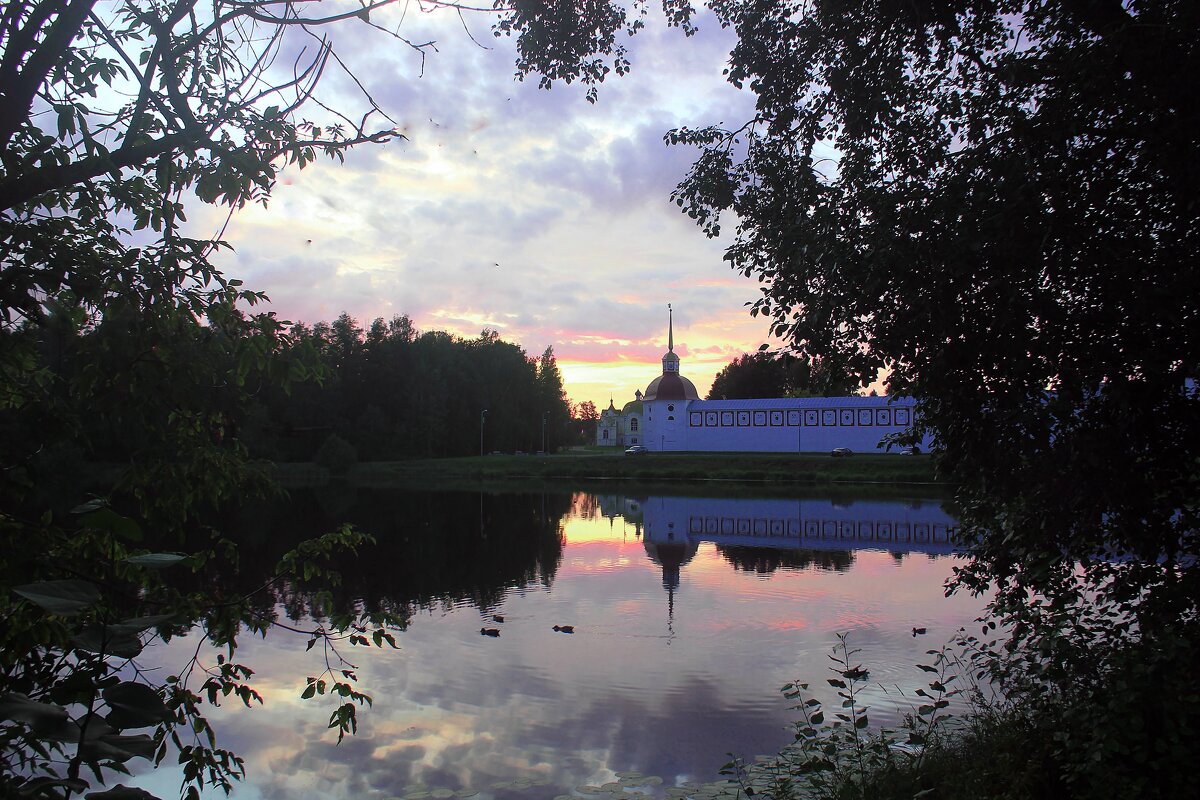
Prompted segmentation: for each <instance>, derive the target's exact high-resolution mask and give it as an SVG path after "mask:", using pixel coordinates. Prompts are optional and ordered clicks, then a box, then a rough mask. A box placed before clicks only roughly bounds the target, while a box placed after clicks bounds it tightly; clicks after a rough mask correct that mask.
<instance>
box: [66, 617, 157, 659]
mask: <svg viewBox="0 0 1200 800" xmlns="http://www.w3.org/2000/svg"><path fill="white" fill-rule="evenodd" d="M71 643H72V644H73V645H75V646H76V647H78V648H79V649H80V650H87V651H88V652H90V653H102V654H104V655H108V656H116V657H118V658H137V656H138V654H139V653H141V652H142V642H141V639H139V638H138V636H137V633H136V632H135V631H133V630H132V629H130V628H123V627H122V626H120V625H108V626H105V625H88V626H87V627H86V628H84V629H83V630H81V631H79V632H78V633H76V634H75V635H74V636H72V637H71Z"/></svg>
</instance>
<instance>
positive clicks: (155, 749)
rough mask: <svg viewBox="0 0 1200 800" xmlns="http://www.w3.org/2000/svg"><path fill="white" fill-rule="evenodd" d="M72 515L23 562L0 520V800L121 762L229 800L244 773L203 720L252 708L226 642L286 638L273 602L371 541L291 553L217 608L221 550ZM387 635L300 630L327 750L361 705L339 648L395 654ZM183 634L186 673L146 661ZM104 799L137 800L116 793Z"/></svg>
mask: <svg viewBox="0 0 1200 800" xmlns="http://www.w3.org/2000/svg"><path fill="white" fill-rule="evenodd" d="M73 516H74V519H73V520H71V521H69V522H68V523H67V524H56V523H55V522H54V521H53V520H51V519H47V520H45V521H44V522H43V525H42V527H41V529H40V531H39V532H40V534H41V536H40V538H39V542H40V544H41V546H40V547H39V548H36V549H33V548H28V547H22V542H21V538H22V537H23V536H24V535H25V534H26V533H27V528H26V527H25V526H23V525H19V524H16V523H14V521H13V520H12V519H11V518H8V517H3V518H0V536H2V537H3V545H4V549H5V552H8V553H12V554H13V557H12V558H10V559H9V560H7V561H6V562H5V563H4V565H3V566H4V569H3V572H2V573H0V578H2V580H0V588H2V589H3V594H2V595H0V613H2V615H3V619H4V622H5V624H4V626H3V628H2V629H0V788H2V789H3V793H4V794H5V796H17V795H20V796H29V797H70V796H72V795H73V794H76V793H82V792H85V791H87V790H88V789H89V788H90V787H91V786H94V785H97V784H98V785H103V784H105V783H108V782H109V781H110V780H111V779H112V776H113V775H114V774H117V775H120V774H128V771H129V768H128V766H127V764H128V763H129V762H130V761H132V760H133V759H138V758H141V759H147V760H150V761H152V762H153V763H154V764H156V765H157V764H161V763H163V762H164V761H165V760H167V759H168V757H172V758H173V760H175V761H177V763H178V764H179V766H180V768H181V771H182V775H183V780H184V785H183V787H182V788H181V792H182V793H183V795H184V796H186V797H189V798H198V797H199V796H200V795H199V793H200V790H201V789H203V788H204V787H205V786H219V787H221V788H223V789H225V790H226V791H228V790H229V789H230V788H231V786H232V782H233V781H235V780H237V779H238V778H240V777H241V776H242V775H243V774H244V771H245V767H244V763H243V761H242V759H241V757H239V756H238V755H237V754H236V753H233V752H230V751H228V750H225V749H223V748H221V747H219V746H218V744H217V738H216V733H215V731H214V729H213V727H212V725H211V724H210V723H209V721H208V719H207V718H206V708H210V707H214V706H217V705H220V703H221V702H222V701H223V700H226V699H233V700H236V701H237V702H241V703H243V704H244V705H246V706H250V705H251V704H252V703H261V702H262V698H261V697H260V696H259V694H258V693H257V692H256V691H255V690H254V688H253V685H252V683H251V678H252V676H253V674H254V671H253V669H251V668H250V667H249V666H248V665H246V664H243V663H240V662H239V661H238V659H237V650H238V637H239V636H245V635H249V634H255V635H262V636H265V635H266V634H267V632H268V631H269V630H271V629H272V628H286V627H287V626H283V625H281V624H280V623H278V621H277V620H276V619H275V608H274V602H275V601H274V600H273V598H274V596H275V594H274V592H276V591H278V590H279V589H281V588H283V587H284V586H286V585H288V584H292V583H297V582H301V581H313V580H320V581H322V582H324V584H325V585H334V584H336V582H337V574H336V573H334V572H332V571H331V570H330V568H329V566H328V564H329V560H330V558H331V557H332V556H333V555H334V554H336V553H340V552H353V551H354V550H355V549H356V548H357V547H359V546H360V545H362V544H364V543H368V542H370V541H371V540H370V537H368V536H365V535H363V534H361V533H359V532H357V531H354V530H353V529H351V528H349V527H344V528H342V529H341V530H339V531H337V532H334V533H331V534H328V535H326V536H323V537H320V538H318V539H316V540H312V541H309V542H306V543H304V544H302V545H301V546H300V547H298V548H296V549H295V550H293V551H291V552H289V553H287V554H286V555H285V556H284V557H283V558H282V559H281V560H280V562H279V565H278V566H277V568H276V570H275V571H274V574H273V575H272V576H271V577H270V579H269V580H268V581H267V582H266V583H265V584H263V585H261V586H259V587H257V589H254V590H252V591H249V592H246V593H243V594H234V595H224V594H223V593H222V591H221V586H222V581H221V579H220V576H222V575H224V574H226V573H229V572H230V571H236V569H237V549H236V546H235V545H234V544H233V543H232V542H230V541H229V540H226V539H222V538H220V537H214V538H213V541H212V542H211V544H210V546H209V547H207V548H206V549H205V550H202V551H199V552H195V553H193V554H190V555H183V554H179V553H173V552H147V551H146V550H145V549H143V548H141V547H139V545H140V543H141V542H142V540H143V533H142V530H141V526H139V525H138V524H137V523H136V522H135V521H134V520H132V519H130V518H129V517H126V516H123V515H121V514H118V513H117V512H115V511H114V510H112V509H111V508H109V507H108V506H107V505H106V504H105V503H103V502H93V503H90V504H88V505H85V506H82V507H80V508H78V509H76V512H75V514H74V515H73ZM29 578H37V580H34V581H32V582H31V581H29V580H28V579H29ZM321 603H322V600H321V598H320V597H317V598H314V604H316V605H321ZM396 623H397V620H395V619H394V618H389V617H387V616H383V615H371V614H367V613H353V612H352V613H343V614H340V615H335V616H333V617H332V618H331V619H330V620H329V622H328V623H327V624H325V625H319V626H317V627H315V628H314V629H311V630H306V631H302V632H303V633H305V634H307V635H308V637H309V641H308V647H309V648H310V649H311V648H312V647H313V646H314V645H316V644H317V643H321V644H322V646H323V648H324V649H325V665H326V668H325V672H324V673H323V674H322V675H320V676H317V677H315V678H311V679H310V681H309V689H307V690H306V691H305V692H304V695H303V696H304V697H305V698H308V697H312V696H313V695H316V694H322V695H324V694H328V695H330V696H334V697H337V698H338V699H339V701H338V705H337V707H336V708H335V709H334V711H333V712H332V714H331V716H330V721H329V727H330V728H334V729H336V730H337V731H338V740H339V741H340V740H341V738H342V737H343V736H344V735H345V734H346V733H351V732H353V731H354V730H355V728H356V725H357V722H356V707H357V706H358V705H361V704H364V703H370V697H369V696H367V695H366V694H364V693H362V692H361V691H359V690H358V689H357V687H356V682H357V675H356V674H355V672H354V668H353V665H352V664H350V663H349V662H347V661H345V659H344V657H343V656H342V654H341V653H340V652H339V650H338V646H339V643H342V642H346V643H348V644H349V645H351V646H357V645H368V646H369V645H371V644H374V645H376V646H383V645H385V644H387V645H390V646H392V647H395V646H396V645H395V639H394V637H393V635H392V633H391V632H390V631H389V630H388V626H389V625H395V624H396ZM290 630H296V629H294V628H292V629H290ZM296 632H301V631H296ZM185 634H191V635H193V636H194V637H195V639H196V647H195V649H194V651H193V652H192V655H191V656H190V658H188V659H187V660H186V661H185V663H183V664H181V665H176V666H174V667H172V666H170V665H167V664H162V663H159V662H158V661H157V660H156V659H155V656H156V654H157V652H158V651H157V650H156V648H154V647H152V645H153V644H154V643H155V642H156V641H161V642H167V641H170V640H171V639H173V638H175V637H178V636H182V635H185ZM213 650H215V651H216V654H215V656H206V655H203V654H204V653H209V652H212V651H213ZM103 796H104V797H106V798H121V797H131V798H132V797H148V796H149V795H147V794H146V793H144V792H142V791H141V790H133V789H127V788H118V789H114V790H111V791H109V792H106V793H104V795H103Z"/></svg>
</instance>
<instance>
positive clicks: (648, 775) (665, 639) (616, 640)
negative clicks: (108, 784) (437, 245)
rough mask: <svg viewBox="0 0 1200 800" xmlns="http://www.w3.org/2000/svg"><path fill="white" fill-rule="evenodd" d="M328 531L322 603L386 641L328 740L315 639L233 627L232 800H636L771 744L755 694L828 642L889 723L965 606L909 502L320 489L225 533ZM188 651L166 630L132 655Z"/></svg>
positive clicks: (218, 718)
mask: <svg viewBox="0 0 1200 800" xmlns="http://www.w3.org/2000/svg"><path fill="white" fill-rule="evenodd" d="M340 521H351V522H354V523H355V524H356V525H357V526H359V527H360V528H361V529H363V530H366V531H370V532H371V533H373V534H374V535H375V536H376V537H377V538H378V540H379V544H378V546H376V547H374V548H372V549H371V550H369V551H367V552H364V553H363V554H362V555H361V556H360V558H358V559H357V560H354V561H351V562H347V564H346V565H345V566H344V573H345V582H344V591H345V592H346V593H347V594H348V595H349V596H350V597H352V598H353V599H355V600H357V601H360V602H361V603H362V604H363V605H365V606H366V607H384V608H388V609H390V610H393V611H400V612H401V613H403V615H404V616H405V617H406V619H407V624H406V626H405V628H404V630H403V631H402V632H398V633H397V634H396V639H397V644H398V646H399V648H398V649H396V650H392V649H389V648H383V649H375V648H354V649H353V650H352V651H350V652H348V653H347V654H346V655H347V657H348V658H349V659H350V660H352V661H353V662H354V664H355V665H356V674H357V676H358V679H359V683H360V687H361V688H362V690H363V691H366V692H367V693H368V694H370V695H372V697H373V700H374V704H373V707H370V708H364V709H362V710H361V711H360V712H359V726H358V732H357V734H356V735H354V736H348V737H347V738H346V739H345V740H344V741H343V742H342V743H341V744H340V745H339V744H337V743H336V735H335V733H334V732H332V731H329V730H327V729H326V722H327V719H328V714H329V713H330V711H331V710H332V705H326V704H322V703H321V702H320V700H319V699H318V700H317V701H302V700H301V699H300V695H301V692H302V691H303V690H304V688H305V685H306V680H305V678H306V676H308V675H314V674H316V673H318V672H320V671H321V670H322V669H323V668H324V661H323V656H322V655H321V652H320V651H321V648H320V647H317V648H314V649H313V650H312V651H309V652H306V651H305V643H306V638H307V637H305V636H303V635H300V634H292V633H288V632H286V631H280V630H276V631H273V632H272V633H271V634H270V635H269V636H267V637H266V638H261V639H260V638H257V637H244V639H243V641H242V642H241V649H240V650H239V660H241V661H242V663H246V664H249V665H251V666H253V667H254V668H255V670H256V675H255V678H254V686H255V687H256V688H257V690H258V691H259V692H260V693H261V694H262V696H263V698H264V701H265V704H264V706H262V707H257V706H256V707H254V708H252V709H245V708H242V707H241V706H240V705H238V704H226V705H224V706H222V708H221V709H219V710H216V711H214V712H213V713H212V715H211V717H210V718H211V719H212V720H213V722H214V726H215V727H216V729H217V735H218V744H219V745H221V746H222V747H226V748H230V749H232V750H233V751H235V752H237V753H239V754H241V755H242V756H244V757H245V758H246V763H247V772H248V775H247V778H246V779H245V780H244V781H243V782H242V783H241V784H239V785H238V786H237V787H236V788H235V790H234V792H233V797H235V798H260V797H262V798H275V797H279V798H285V797H286V798H296V799H297V800H299V799H301V798H331V797H334V798H343V797H344V798H373V797H378V798H390V797H410V798H413V800H417V799H418V798H423V797H429V796H432V797H445V796H449V795H450V794H456V795H457V796H469V795H472V794H474V793H477V795H478V796H479V797H480V798H481V800H487V799H488V798H496V799H497V800H507V798H522V797H529V798H534V797H537V798H549V797H555V796H558V795H563V794H575V795H581V794H584V793H586V792H588V791H591V790H590V789H588V788H585V789H583V790H582V791H577V789H578V787H601V786H604V785H606V784H608V785H609V787H608V788H609V789H610V792H609V793H608V794H605V795H603V796H605V797H613V796H620V793H621V791H622V790H621V788H620V786H619V785H618V784H624V785H626V786H628V785H636V786H639V787H641V789H642V791H644V792H646V793H648V794H656V795H659V796H661V795H662V794H663V793H664V792H667V789H668V787H674V786H681V785H684V784H685V783H688V782H695V783H704V782H710V781H714V780H717V779H718V778H719V774H718V773H719V769H720V767H721V765H722V764H724V763H725V762H726V761H728V760H729V754H730V753H732V754H734V755H737V756H740V757H744V758H747V759H753V758H754V757H755V756H756V755H759V754H770V753H775V752H778V750H779V749H780V748H781V747H783V746H784V745H785V744H787V743H788V742H789V741H791V734H790V724H791V722H792V721H793V720H794V719H795V718H796V713H795V712H793V711H792V710H790V708H789V706H790V705H792V701H788V700H786V699H785V698H784V697H783V695H782V694H781V693H780V687H781V686H782V685H783V684H785V683H787V682H789V681H793V680H805V681H809V682H810V683H811V684H813V688H814V690H815V691H816V692H817V695H818V696H819V697H821V699H823V700H825V701H829V700H831V699H833V695H832V692H833V690H832V689H830V688H829V687H828V685H827V684H826V682H825V678H827V677H829V672H828V667H829V665H830V662H829V659H828V654H829V653H830V650H831V647H833V646H834V645H835V644H836V643H837V641H838V640H837V634H838V633H846V634H848V636H849V641H850V643H851V645H852V646H853V647H855V648H859V649H861V653H859V654H858V656H857V659H858V660H859V661H861V662H862V663H863V664H864V665H865V666H866V667H867V668H868V669H870V671H871V682H872V688H871V689H870V690H869V691H868V693H867V697H866V702H867V703H868V705H870V706H871V718H872V721H873V722H874V723H881V724H895V723H896V722H897V721H898V720H899V718H900V716H901V715H902V714H903V712H904V711H905V710H907V709H908V708H910V705H909V702H910V700H911V699H912V695H911V694H907V695H906V696H902V695H901V693H900V691H899V689H904V690H906V691H908V690H910V689H912V688H916V687H918V686H923V685H924V684H925V681H923V680H922V676H923V673H921V672H920V671H919V670H917V669H916V668H915V666H914V665H916V664H918V663H929V660H930V659H929V656H928V655H926V651H927V650H929V649H931V648H937V647H939V646H941V645H942V644H944V643H946V642H947V641H948V640H949V639H950V638H951V637H952V636H953V635H954V633H955V632H956V631H957V630H958V629H959V628H960V627H962V626H965V625H969V624H970V623H971V622H972V621H973V620H974V619H975V618H976V617H977V616H978V615H979V613H980V612H981V610H982V608H983V604H984V601H983V600H982V599H980V598H973V597H970V596H954V597H951V598H946V597H945V596H944V589H943V584H944V583H945V581H946V579H947V578H948V577H949V576H950V574H951V570H952V568H953V566H954V564H955V563H956V560H955V557H954V556H953V555H952V548H951V545H950V544H949V537H950V535H951V533H952V531H953V528H954V526H955V521H954V519H953V518H952V517H951V516H950V515H949V514H948V513H947V512H946V511H945V510H944V509H943V507H942V504H941V502H940V501H939V500H937V499H933V498H917V497H911V498H904V499H889V500H879V499H869V498H846V497H839V498H837V499H831V498H827V497H826V498H821V497H806V498H801V499H764V500H753V499H738V498H703V497H665V496H640V497H634V496H617V495H611V496H598V495H594V494H585V493H574V494H566V493H556V494H535V495H529V494H520V495H518V494H497V495H490V494H465V493H443V494H414V493H405V492H392V491H382V490H380V491H367V490H353V489H349V488H341V489H329V490H325V491H324V492H323V493H319V494H314V495H311V496H299V497H295V498H293V499H292V500H291V501H289V502H288V503H287V504H285V505H284V506H282V507H280V508H276V509H273V510H269V511H268V510H263V509H258V510H248V511H247V512H246V513H245V514H244V515H243V518H242V519H241V520H240V524H241V525H243V526H244V527H245V530H246V531H247V536H248V537H249V538H250V539H251V540H252V541H251V543H250V544H249V545H248V547H249V549H250V550H251V551H253V550H254V548H255V547H258V548H260V549H261V550H262V552H264V553H267V552H270V551H271V550H272V548H275V547H282V546H283V543H286V542H287V541H291V540H293V539H294V538H296V537H299V536H304V535H312V534H313V533H317V532H320V531H321V529H322V526H324V528H325V529H328V528H329V527H331V526H332V524H333V523H335V522H340ZM263 558H266V556H263ZM278 603H279V605H278V608H277V611H278V615H279V619H280V620H281V621H284V622H286V623H287V624H288V625H291V626H293V627H296V628H304V627H305V626H306V625H308V626H309V627H311V626H312V624H313V622H312V619H311V617H310V615H311V614H312V606H311V604H310V603H308V602H307V601H306V600H305V598H304V597H303V596H302V595H300V594H297V595H294V596H288V597H280V598H278ZM555 626H558V627H560V628H562V627H564V626H570V629H572V630H573V632H571V633H567V632H564V631H562V630H557V631H556V630H555ZM914 628H924V629H925V631H926V633H925V634H924V635H919V636H918V635H914ZM481 629H494V630H495V631H497V632H498V635H495V636H492V635H481ZM196 645H197V642H196V641H195V640H194V639H192V640H188V639H177V640H175V641H173V642H172V643H171V644H170V645H159V646H158V647H159V648H160V649H161V651H162V652H160V653H158V654H156V658H157V659H159V660H160V661H162V662H163V663H170V662H171V661H173V660H183V659H185V658H186V655H185V654H190V653H191V651H192V650H194V648H195V647H196ZM176 651H177V652H176ZM215 657H216V656H215V654H210V655H209V656H208V658H209V659H210V663H211V660H212V659H215ZM131 766H132V765H131ZM178 777H179V776H178V774H177V773H173V771H172V770H171V769H170V768H169V767H167V766H166V765H164V767H163V768H162V769H160V770H158V771H153V772H146V773H143V774H140V775H137V776H136V777H135V778H134V780H133V781H129V780H128V779H127V780H126V782H127V783H133V784H134V785H138V786H141V787H143V788H146V789H148V790H150V791H152V792H154V793H156V794H158V795H159V796H161V797H164V798H165V797H171V796H173V795H175V794H176V793H177V792H178ZM622 779H623V781H622ZM659 779H661V783H660V782H659ZM670 794H677V793H676V792H670Z"/></svg>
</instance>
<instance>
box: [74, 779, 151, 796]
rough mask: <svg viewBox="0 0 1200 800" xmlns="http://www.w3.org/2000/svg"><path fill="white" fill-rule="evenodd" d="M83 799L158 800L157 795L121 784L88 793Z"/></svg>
mask: <svg viewBox="0 0 1200 800" xmlns="http://www.w3.org/2000/svg"><path fill="white" fill-rule="evenodd" d="M85 797H86V800H159V797H158V795H154V794H150V793H149V792H147V791H146V790H145V789H138V788H136V787H133V786H126V785H125V784H123V783H118V784H117V785H116V786H114V787H113V788H111V789H108V790H106V791H103V792H89V793H88V794H86V795H85Z"/></svg>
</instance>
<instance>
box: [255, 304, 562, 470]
mask: <svg viewBox="0 0 1200 800" xmlns="http://www.w3.org/2000/svg"><path fill="white" fill-rule="evenodd" d="M289 338H290V343H289V345H288V347H289V348H291V349H292V350H293V351H294V352H295V354H296V356H297V357H298V358H302V359H305V360H307V361H309V363H311V364H312V365H313V371H314V372H315V374H316V376H317V379H316V380H310V381H305V382H303V383H301V384H299V385H296V386H293V387H292V388H291V390H290V391H289V392H285V391H283V390H281V389H278V388H274V387H269V388H267V389H266V390H265V391H264V392H263V393H262V394H261V395H260V397H259V402H258V404H257V405H256V406H255V407H253V408H252V409H251V410H250V413H249V414H248V416H247V419H246V420H245V423H244V426H243V428H242V430H241V431H240V432H239V435H240V436H241V438H242V440H243V441H244V442H245V443H246V445H247V446H248V447H249V448H250V452H251V454H252V455H255V456H259V457H263V458H269V459H272V460H277V461H310V460H313V459H314V458H317V457H318V455H321V457H322V458H327V459H328V458H333V459H335V460H336V458H337V457H338V456H339V453H337V452H331V449H332V448H333V447H335V445H333V444H331V442H336V443H337V445H336V447H341V444H340V443H341V442H344V443H346V444H348V445H349V446H350V448H352V450H353V453H352V455H353V456H354V457H355V458H357V459H361V460H367V461H376V460H386V459H394V458H402V457H409V456H464V455H471V454H479V453H480V451H481V449H482V451H483V452H492V451H503V452H509V453H511V452H516V451H523V452H536V451H539V450H541V449H542V448H543V434H544V436H545V439H544V444H545V447H546V449H548V450H556V449H559V448H561V447H563V446H566V445H568V444H574V438H573V437H574V435H575V434H574V431H573V428H572V422H571V406H570V403H569V402H568V400H567V397H566V394H565V392H564V390H563V382H562V374H561V373H560V372H559V369H558V364H557V362H556V361H555V358H554V350H553V348H552V347H547V348H546V349H545V351H543V352H542V354H541V356H539V357H536V358H530V357H529V356H527V355H526V353H525V351H524V350H523V349H522V348H521V347H520V346H519V345H517V344H514V343H512V342H506V341H503V340H502V339H501V338H500V336H499V334H498V333H496V332H495V331H490V330H485V331H484V332H483V333H481V334H480V335H479V336H478V337H477V338H474V339H463V338H460V337H457V336H453V335H451V334H448V333H445V332H444V331H425V332H419V331H417V329H416V328H415V326H414V325H413V323H412V320H411V319H409V318H408V317H407V316H404V315H401V316H396V317H393V318H392V319H391V320H390V321H384V320H383V318H378V319H375V320H374V321H373V322H371V324H370V325H369V326H368V327H367V328H366V329H364V328H362V327H361V326H360V325H359V324H358V323H357V322H356V321H355V320H354V319H353V318H352V317H351V316H350V315H349V314H344V313H343V314H342V315H341V316H340V317H338V318H337V319H336V320H334V321H333V322H332V323H326V322H318V323H316V324H315V325H312V326H311V327H310V326H309V325H306V324H304V323H299V324H296V325H295V326H293V327H292V328H291V330H290V337H289ZM323 448H324V449H323ZM342 449H344V448H342Z"/></svg>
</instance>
